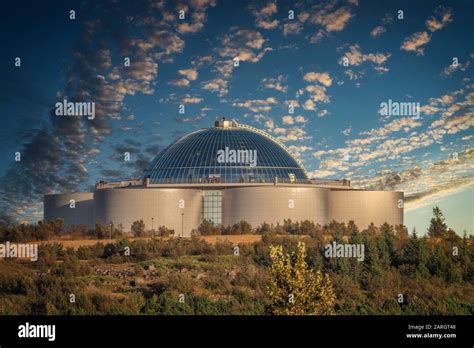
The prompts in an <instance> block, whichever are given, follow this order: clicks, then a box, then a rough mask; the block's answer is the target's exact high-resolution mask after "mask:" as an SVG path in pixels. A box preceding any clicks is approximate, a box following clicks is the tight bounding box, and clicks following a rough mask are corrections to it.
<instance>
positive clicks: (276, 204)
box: [222, 186, 329, 227]
mask: <svg viewBox="0 0 474 348" xmlns="http://www.w3.org/2000/svg"><path fill="white" fill-rule="evenodd" d="M328 193H329V189H326V188H317V187H315V188H312V187H279V186H267V187H240V188H231V189H225V190H224V191H223V217H222V218H223V220H222V221H223V224H224V225H232V224H235V223H237V222H239V221H240V220H245V221H247V222H249V223H250V224H251V225H252V227H257V226H258V225H260V224H261V223H263V222H266V223H269V224H270V223H273V224H276V223H278V222H279V223H280V224H282V223H283V220H285V219H291V220H292V221H293V222H296V221H303V220H310V221H314V222H315V223H319V224H321V225H323V224H325V223H326V222H327V200H328ZM290 200H293V204H294V207H293V208H290V204H291V202H290Z"/></svg>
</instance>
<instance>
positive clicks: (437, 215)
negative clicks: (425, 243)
mask: <svg viewBox="0 0 474 348" xmlns="http://www.w3.org/2000/svg"><path fill="white" fill-rule="evenodd" d="M447 233H448V226H447V225H446V223H445V222H444V216H443V213H442V212H441V209H439V207H434V208H433V217H432V218H431V225H430V227H429V228H428V236H430V237H445V236H446V235H447Z"/></svg>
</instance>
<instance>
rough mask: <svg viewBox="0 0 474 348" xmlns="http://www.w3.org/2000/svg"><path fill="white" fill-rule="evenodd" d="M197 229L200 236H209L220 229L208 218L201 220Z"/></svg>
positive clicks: (217, 232) (219, 231)
mask: <svg viewBox="0 0 474 348" xmlns="http://www.w3.org/2000/svg"><path fill="white" fill-rule="evenodd" d="M198 231H199V235H201V236H209V235H215V234H220V233H221V230H220V229H219V228H218V227H217V226H215V225H214V224H213V223H212V221H210V220H203V221H202V222H201V224H200V225H199V227H198Z"/></svg>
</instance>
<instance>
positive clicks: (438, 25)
mask: <svg viewBox="0 0 474 348" xmlns="http://www.w3.org/2000/svg"><path fill="white" fill-rule="evenodd" d="M452 21H453V11H452V10H451V9H450V8H445V7H443V6H439V7H437V8H436V10H435V15H434V16H432V17H430V18H428V19H427V21H426V23H425V24H426V28H427V29H428V30H429V31H431V32H434V31H436V30H440V29H443V28H444V27H445V26H446V25H448V24H449V23H451V22H452Z"/></svg>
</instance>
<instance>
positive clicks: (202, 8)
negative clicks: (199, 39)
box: [176, 0, 217, 34]
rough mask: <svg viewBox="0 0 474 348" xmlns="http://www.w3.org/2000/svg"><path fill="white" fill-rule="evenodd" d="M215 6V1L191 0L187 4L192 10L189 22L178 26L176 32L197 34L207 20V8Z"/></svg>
mask: <svg viewBox="0 0 474 348" xmlns="http://www.w3.org/2000/svg"><path fill="white" fill-rule="evenodd" d="M216 4H217V1H206V0H191V1H190V2H189V5H190V6H191V8H192V9H193V11H192V14H191V22H184V23H180V24H178V26H177V28H176V30H177V31H178V32H180V33H181V34H190V33H197V32H198V31H201V30H202V29H203V28H204V24H205V23H206V20H207V14H206V10H207V8H208V7H214V6H216ZM183 8H184V7H183ZM185 12H187V11H185ZM190 12H191V11H190ZM186 17H187V14H186ZM186 17H185V18H186Z"/></svg>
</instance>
